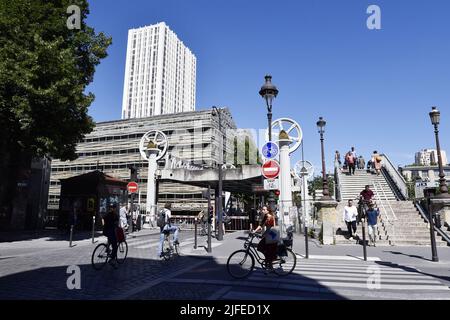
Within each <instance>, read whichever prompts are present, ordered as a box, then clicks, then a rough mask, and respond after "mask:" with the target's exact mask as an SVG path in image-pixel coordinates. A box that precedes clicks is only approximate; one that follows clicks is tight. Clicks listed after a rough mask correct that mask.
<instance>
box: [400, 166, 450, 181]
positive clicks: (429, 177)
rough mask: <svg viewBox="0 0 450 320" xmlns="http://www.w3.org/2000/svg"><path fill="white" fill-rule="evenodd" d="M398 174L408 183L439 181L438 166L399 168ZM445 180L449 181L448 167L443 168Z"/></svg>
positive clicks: (449, 169)
mask: <svg viewBox="0 0 450 320" xmlns="http://www.w3.org/2000/svg"><path fill="white" fill-rule="evenodd" d="M399 169H400V172H401V173H402V174H403V176H404V177H405V179H407V180H408V181H416V180H421V181H428V182H438V181H439V167H438V166H405V167H400V168H399ZM444 173H445V178H446V179H447V181H450V166H449V165H446V166H444Z"/></svg>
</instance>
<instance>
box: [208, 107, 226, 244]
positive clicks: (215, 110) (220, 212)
mask: <svg viewBox="0 0 450 320" xmlns="http://www.w3.org/2000/svg"><path fill="white" fill-rule="evenodd" d="M212 109H213V113H212V114H213V116H216V115H217V116H218V117H219V132H220V137H221V138H220V141H219V142H220V154H219V164H218V165H219V186H218V189H219V190H218V193H219V196H218V202H219V205H218V212H217V225H218V228H219V233H218V234H217V240H219V241H222V240H223V230H222V220H223V219H222V218H223V210H222V209H223V208H222V165H223V134H222V118H221V111H220V109H218V108H217V107H216V106H213V107H212ZM208 210H209V208H208Z"/></svg>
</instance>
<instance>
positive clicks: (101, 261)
mask: <svg viewBox="0 0 450 320" xmlns="http://www.w3.org/2000/svg"><path fill="white" fill-rule="evenodd" d="M111 251H112V248H111V244H110V243H109V242H107V243H100V244H99V245H98V246H96V247H95V249H94V252H93V253H92V257H91V263H92V267H93V268H94V269H95V270H101V269H103V267H104V266H105V265H106V264H107V263H108V260H110V259H111ZM127 254H128V244H127V242H126V241H122V242H119V243H118V244H117V256H116V261H117V263H119V264H122V263H124V262H125V259H126V258H127Z"/></svg>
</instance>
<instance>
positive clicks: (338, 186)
mask: <svg viewBox="0 0 450 320" xmlns="http://www.w3.org/2000/svg"><path fill="white" fill-rule="evenodd" d="M340 172H341V168H340V165H339V161H337V160H335V161H334V182H335V189H336V190H335V194H336V201H338V202H341V201H342V194H341V190H342V186H341V178H340V176H339V175H340Z"/></svg>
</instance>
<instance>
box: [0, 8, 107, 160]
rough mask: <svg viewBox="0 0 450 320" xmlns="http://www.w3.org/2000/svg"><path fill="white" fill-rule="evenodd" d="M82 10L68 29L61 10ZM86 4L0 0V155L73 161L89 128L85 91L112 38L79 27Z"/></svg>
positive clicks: (90, 98)
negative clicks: (22, 153)
mask: <svg viewBox="0 0 450 320" xmlns="http://www.w3.org/2000/svg"><path fill="white" fill-rule="evenodd" d="M70 5H77V6H78V7H79V8H80V9H81V17H80V18H81V29H79V30H78V29H73V30H70V29H69V28H68V27H67V19H68V17H69V16H70V14H68V13H67V8H68V7H69V6H70ZM88 14H89V7H88V2H87V0H53V1H45V0H15V1H8V0H0V136H1V137H2V139H3V141H2V145H1V147H2V149H3V150H2V151H5V149H6V150H9V149H11V148H12V149H15V150H18V151H19V152H20V151H26V152H27V153H30V154H31V155H33V156H42V155H48V156H51V157H55V158H60V159H62V160H73V159H75V157H76V154H75V148H76V144H77V142H79V141H80V140H81V139H82V138H83V136H84V135H85V134H87V133H89V132H91V131H92V129H93V126H94V123H93V120H92V118H91V117H90V116H89V115H88V113H87V111H88V107H89V106H90V105H91V103H92V101H93V100H94V95H93V94H92V93H86V92H85V90H86V87H87V86H88V84H89V83H91V82H92V80H93V77H94V72H95V67H96V66H97V65H98V64H99V63H100V60H101V59H103V58H105V57H106V56H107V51H106V50H107V48H108V46H109V45H110V44H111V38H108V37H106V36H105V35H104V34H103V33H95V31H94V29H93V28H91V27H89V26H88V25H87V24H86V23H85V19H86V17H87V15H88Z"/></svg>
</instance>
